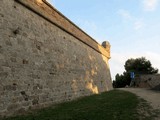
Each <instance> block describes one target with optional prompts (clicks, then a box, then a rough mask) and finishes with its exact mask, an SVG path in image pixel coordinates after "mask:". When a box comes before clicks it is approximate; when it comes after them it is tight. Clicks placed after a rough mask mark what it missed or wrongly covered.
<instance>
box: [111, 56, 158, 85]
mask: <svg viewBox="0 0 160 120" xmlns="http://www.w3.org/2000/svg"><path fill="white" fill-rule="evenodd" d="M124 68H125V71H124V72H123V74H121V75H119V74H117V75H116V76H115V80H114V81H113V86H114V87H125V86H126V85H129V84H130V81H131V78H130V72H134V73H135V74H136V75H138V74H156V73H158V69H156V68H153V67H152V64H151V62H150V61H149V60H147V59H146V58H145V57H141V58H136V59H133V58H131V59H128V60H127V61H126V62H125V65H124Z"/></svg>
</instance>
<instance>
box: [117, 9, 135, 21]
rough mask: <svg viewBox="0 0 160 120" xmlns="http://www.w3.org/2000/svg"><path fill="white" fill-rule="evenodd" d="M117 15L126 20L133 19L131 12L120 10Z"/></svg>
mask: <svg viewBox="0 0 160 120" xmlns="http://www.w3.org/2000/svg"><path fill="white" fill-rule="evenodd" d="M117 13H118V14H119V15H120V16H122V17H123V18H124V19H131V18H132V16H131V14H130V13H129V11H127V10H124V9H120V10H118V12H117Z"/></svg>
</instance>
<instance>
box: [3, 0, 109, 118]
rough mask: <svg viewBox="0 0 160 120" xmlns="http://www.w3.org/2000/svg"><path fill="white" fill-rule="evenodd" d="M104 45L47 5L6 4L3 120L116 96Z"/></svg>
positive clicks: (7, 0) (13, 0) (24, 0)
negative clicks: (101, 95)
mask: <svg viewBox="0 0 160 120" xmlns="http://www.w3.org/2000/svg"><path fill="white" fill-rule="evenodd" d="M103 44H104V47H105V48H103V47H102V46H101V45H99V44H98V43H97V42H96V41H95V40H94V39H93V38H91V37H90V36H89V35H87V34H86V33H85V32H83V31H82V30H81V29H80V28H78V27H77V26H76V25H75V24H74V23H72V22H71V21H70V20H68V19H67V18H66V17H65V16H63V15H62V14H61V13H60V12H58V11H57V10H56V9H55V8H53V7H52V6H51V5H50V4H49V3H47V2H46V1H45V0H0V116H9V115H15V114H20V113H23V112H25V111H27V110H30V109H37V108H43V107H46V106H49V105H51V104H57V103H60V102H65V101H69V100H73V99H76V98H78V97H82V96H87V95H91V94H95V93H101V92H104V91H108V90H111V89H112V81H111V75H110V69H109V65H108V60H109V59H110V51H109V47H110V45H109V44H108V43H107V42H104V43H103Z"/></svg>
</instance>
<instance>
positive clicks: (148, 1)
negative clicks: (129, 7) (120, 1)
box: [143, 0, 159, 11]
mask: <svg viewBox="0 0 160 120" xmlns="http://www.w3.org/2000/svg"><path fill="white" fill-rule="evenodd" d="M158 2H159V0H143V7H144V10H146V11H154V10H155V9H156V7H157V5H158Z"/></svg>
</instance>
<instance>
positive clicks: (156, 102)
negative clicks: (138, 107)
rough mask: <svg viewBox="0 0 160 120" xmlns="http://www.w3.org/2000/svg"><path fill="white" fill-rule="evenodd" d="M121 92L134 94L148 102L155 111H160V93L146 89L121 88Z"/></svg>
mask: <svg viewBox="0 0 160 120" xmlns="http://www.w3.org/2000/svg"><path fill="white" fill-rule="evenodd" d="M120 90H125V91H129V92H132V93H134V94H136V95H137V96H139V97H141V98H143V99H145V100H146V101H148V102H149V103H150V104H151V106H152V107H153V108H154V109H160V91H153V90H149V89H144V88H120Z"/></svg>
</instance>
